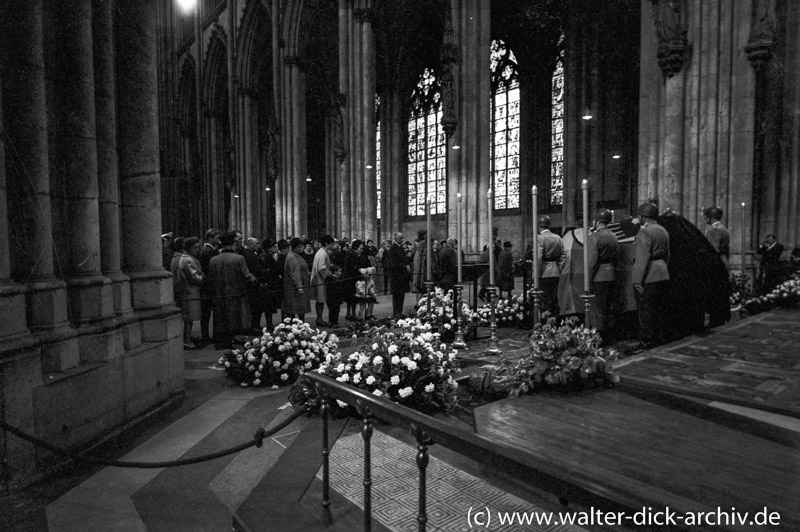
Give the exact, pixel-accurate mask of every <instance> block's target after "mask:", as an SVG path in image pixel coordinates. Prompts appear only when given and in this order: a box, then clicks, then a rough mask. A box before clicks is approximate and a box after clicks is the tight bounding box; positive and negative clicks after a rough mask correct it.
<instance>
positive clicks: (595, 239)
mask: <svg viewBox="0 0 800 532" xmlns="http://www.w3.org/2000/svg"><path fill="white" fill-rule="evenodd" d="M617 247H618V244H617V237H616V236H614V233H612V232H611V230H610V229H609V228H608V227H600V228H599V229H598V230H597V231H595V232H594V233H592V234H590V235H589V242H588V244H587V252H588V253H589V275H590V276H591V280H592V281H594V282H595V283H607V282H612V281H614V264H615V263H616V262H617Z"/></svg>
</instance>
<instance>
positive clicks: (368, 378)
mask: <svg viewBox="0 0 800 532" xmlns="http://www.w3.org/2000/svg"><path fill="white" fill-rule="evenodd" d="M367 384H368V385H370V386H372V385H373V384H375V377H373V376H372V375H370V376H369V377H367Z"/></svg>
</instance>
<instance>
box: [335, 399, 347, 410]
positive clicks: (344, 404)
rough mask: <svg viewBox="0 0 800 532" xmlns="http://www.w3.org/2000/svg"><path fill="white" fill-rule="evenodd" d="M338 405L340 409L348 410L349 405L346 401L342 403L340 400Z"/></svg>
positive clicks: (337, 402)
mask: <svg viewBox="0 0 800 532" xmlns="http://www.w3.org/2000/svg"><path fill="white" fill-rule="evenodd" d="M336 404H337V405H339V408H347V406H348V405H347V403H345V402H344V401H340V400H339V399H337V400H336Z"/></svg>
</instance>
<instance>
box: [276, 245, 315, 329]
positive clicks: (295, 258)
mask: <svg viewBox="0 0 800 532" xmlns="http://www.w3.org/2000/svg"><path fill="white" fill-rule="evenodd" d="M289 247H290V248H291V251H289V253H288V254H287V255H286V264H285V265H284V269H283V308H282V309H281V310H282V311H283V315H284V316H285V317H287V318H291V317H297V318H299V319H300V320H302V321H305V319H306V314H307V313H309V312H311V297H310V294H309V286H308V285H309V272H308V264H307V263H306V260H305V259H304V258H303V255H302V253H303V247H304V246H303V241H302V240H300V239H299V238H293V239H292V241H291V242H289Z"/></svg>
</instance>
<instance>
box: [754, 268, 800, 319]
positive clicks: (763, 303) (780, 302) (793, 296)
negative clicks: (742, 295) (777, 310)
mask: <svg viewBox="0 0 800 532" xmlns="http://www.w3.org/2000/svg"><path fill="white" fill-rule="evenodd" d="M798 305H800V273H795V274H793V275H792V277H791V278H790V279H789V280H788V281H784V282H782V283H781V284H779V285H778V286H776V287H775V288H773V289H772V291H771V292H769V293H768V294H765V295H763V296H759V297H754V298H751V299H749V300H748V301H747V302H745V304H744V309H745V310H746V311H747V313H748V314H758V313H759V312H764V311H765V310H769V309H771V308H774V307H796V306H798Z"/></svg>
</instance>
